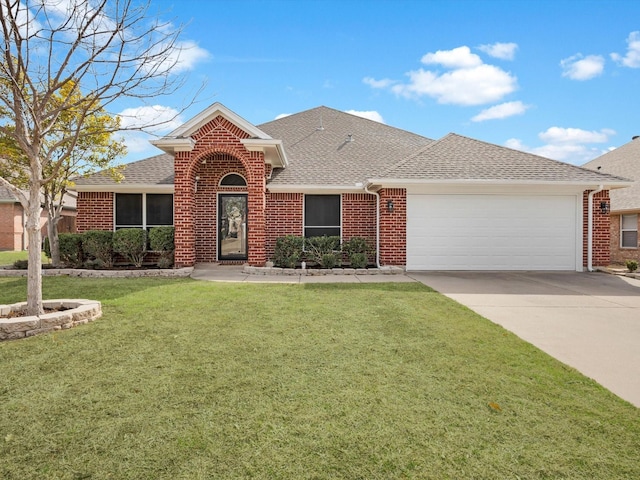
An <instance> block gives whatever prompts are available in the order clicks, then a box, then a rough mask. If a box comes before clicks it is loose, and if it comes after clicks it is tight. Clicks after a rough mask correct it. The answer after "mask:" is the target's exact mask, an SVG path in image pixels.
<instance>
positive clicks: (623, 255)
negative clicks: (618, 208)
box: [611, 212, 640, 265]
mask: <svg viewBox="0 0 640 480" xmlns="http://www.w3.org/2000/svg"><path fill="white" fill-rule="evenodd" d="M631 213H637V215H638V225H637V228H638V231H640V212H631ZM621 220H622V219H621V216H620V215H611V263H615V264H620V265H624V263H625V262H626V261H627V260H636V261H638V262H640V245H638V246H637V247H636V248H622V247H621V246H620V221H621Z"/></svg>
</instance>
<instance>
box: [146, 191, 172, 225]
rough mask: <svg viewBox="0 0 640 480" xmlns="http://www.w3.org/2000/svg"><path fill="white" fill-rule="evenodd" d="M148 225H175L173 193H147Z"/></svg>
mask: <svg viewBox="0 0 640 480" xmlns="http://www.w3.org/2000/svg"><path fill="white" fill-rule="evenodd" d="M147 225H173V195H172V194H170V193H167V194H156V193H153V194H152V193H147Z"/></svg>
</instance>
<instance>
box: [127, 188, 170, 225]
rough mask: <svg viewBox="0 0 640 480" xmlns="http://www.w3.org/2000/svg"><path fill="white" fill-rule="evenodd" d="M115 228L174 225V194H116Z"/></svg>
mask: <svg viewBox="0 0 640 480" xmlns="http://www.w3.org/2000/svg"><path fill="white" fill-rule="evenodd" d="M115 217H116V218H115V227H116V230H117V229H119V228H145V229H149V228H153V227H162V226H171V225H173V194H171V193H116V208H115Z"/></svg>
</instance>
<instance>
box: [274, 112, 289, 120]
mask: <svg viewBox="0 0 640 480" xmlns="http://www.w3.org/2000/svg"><path fill="white" fill-rule="evenodd" d="M289 115H291V114H290V113H281V114H280V115H276V118H275V119H274V120H280V119H281V118H284V117H288V116H289Z"/></svg>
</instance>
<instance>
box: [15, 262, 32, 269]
mask: <svg viewBox="0 0 640 480" xmlns="http://www.w3.org/2000/svg"><path fill="white" fill-rule="evenodd" d="M13 268H15V269H16V270H26V269H27V268H29V261H28V260H16V261H15V262H13Z"/></svg>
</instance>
